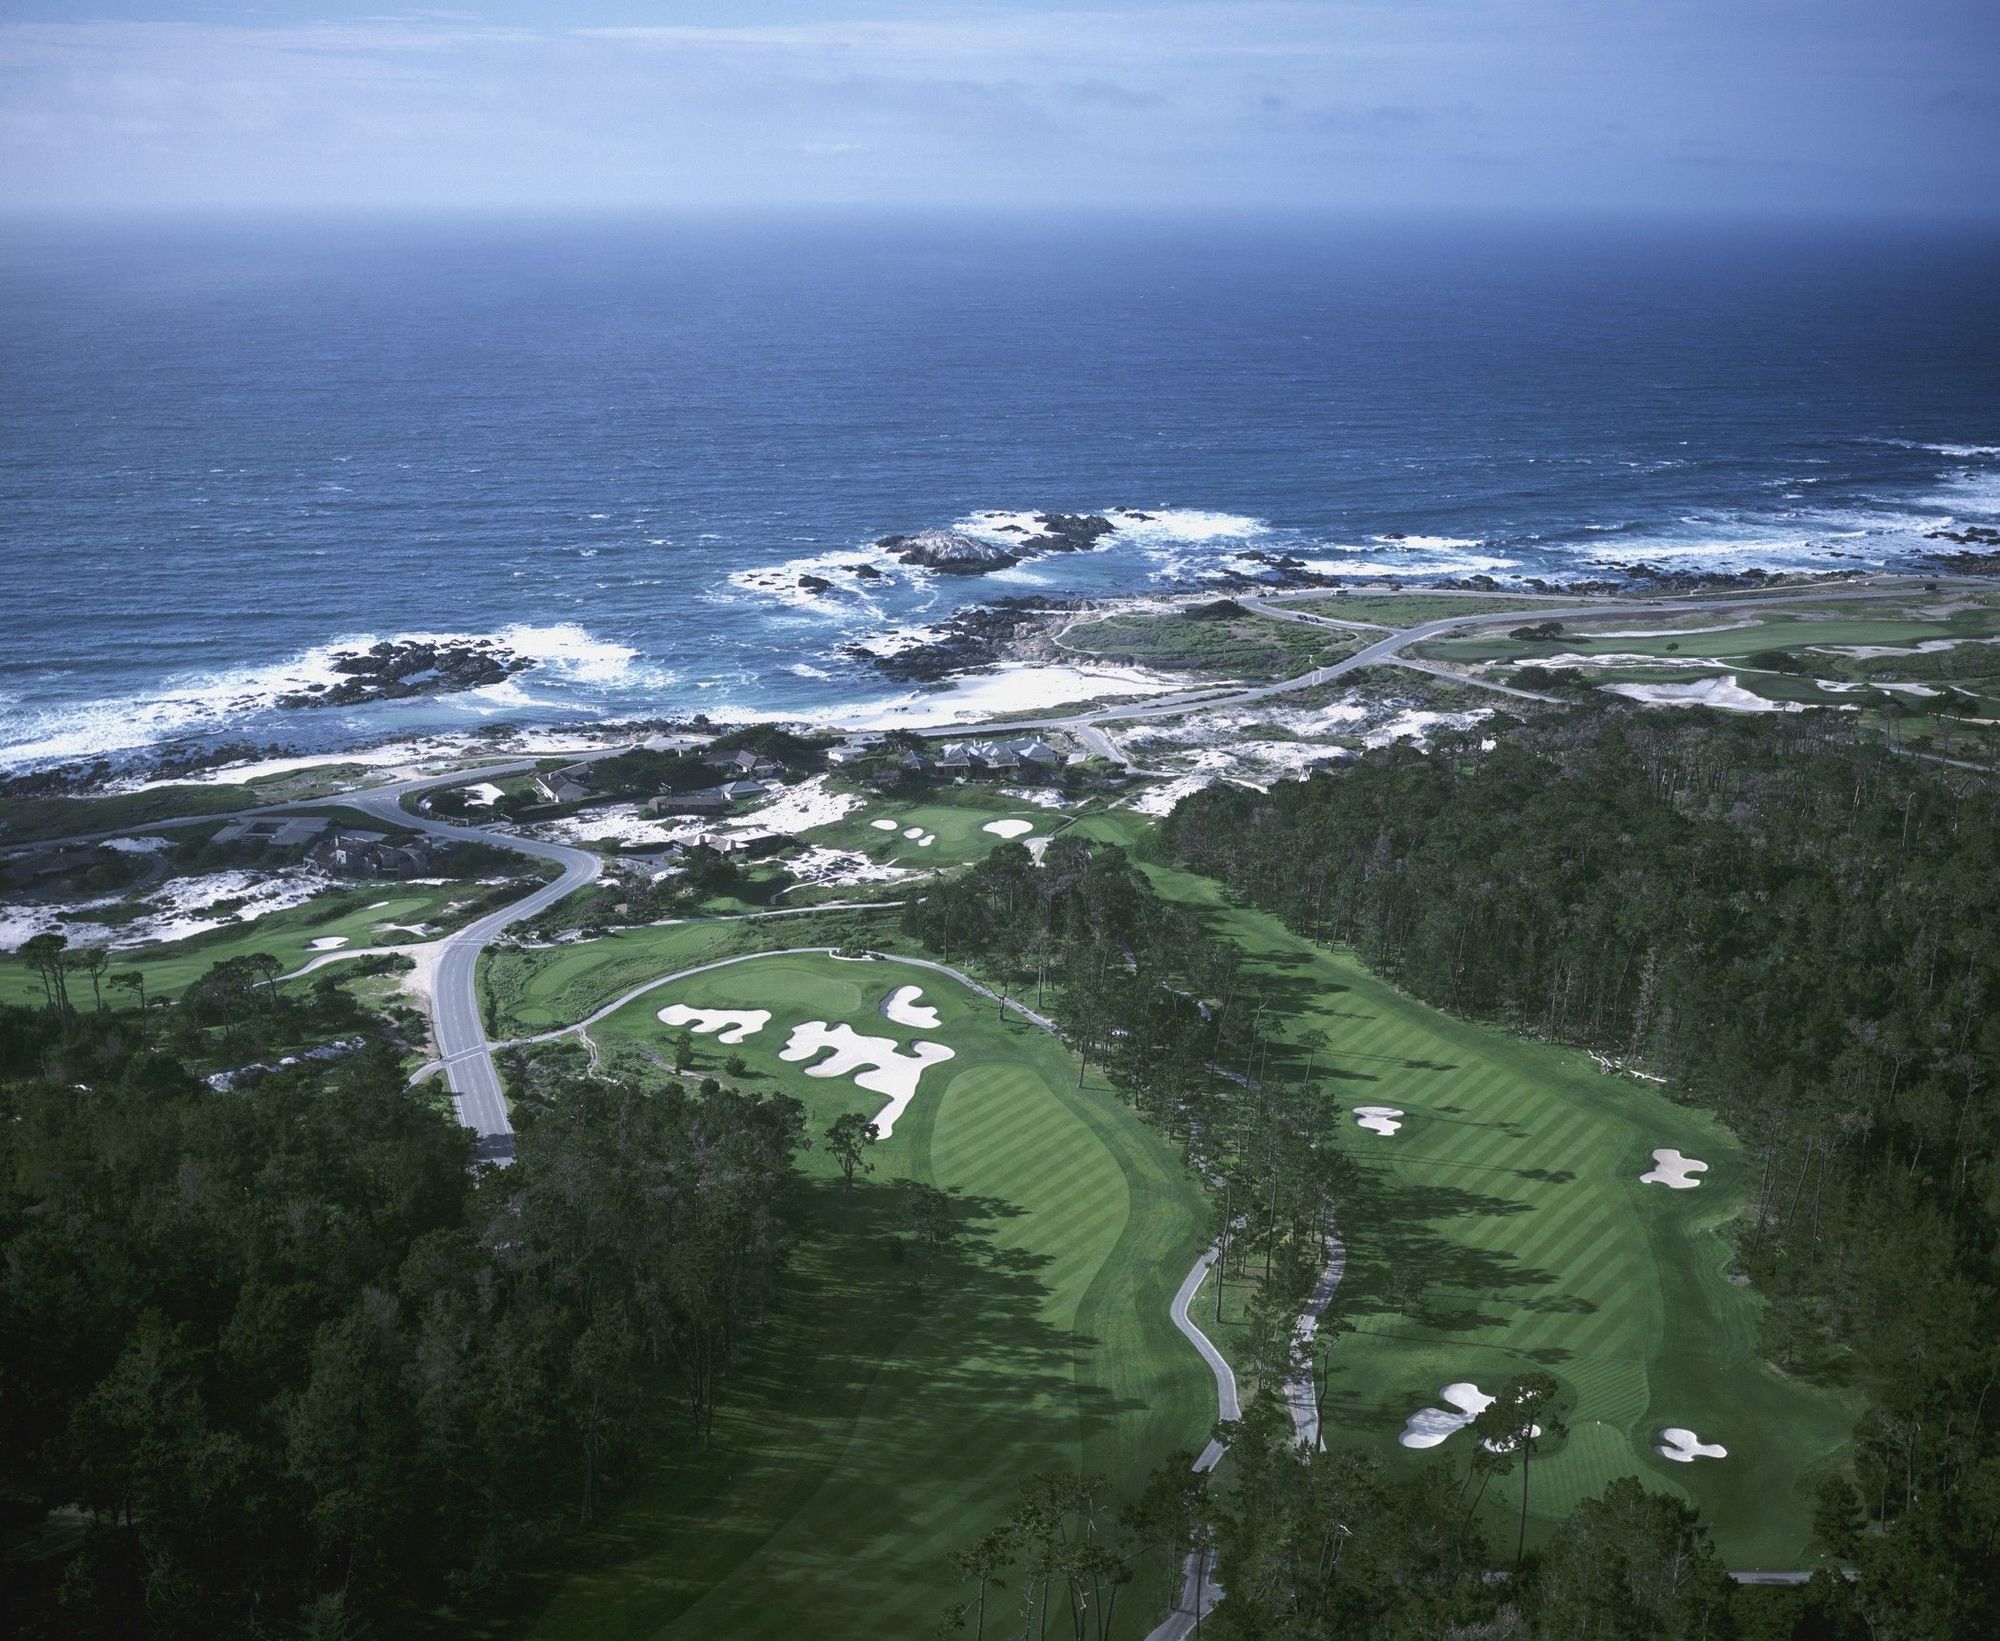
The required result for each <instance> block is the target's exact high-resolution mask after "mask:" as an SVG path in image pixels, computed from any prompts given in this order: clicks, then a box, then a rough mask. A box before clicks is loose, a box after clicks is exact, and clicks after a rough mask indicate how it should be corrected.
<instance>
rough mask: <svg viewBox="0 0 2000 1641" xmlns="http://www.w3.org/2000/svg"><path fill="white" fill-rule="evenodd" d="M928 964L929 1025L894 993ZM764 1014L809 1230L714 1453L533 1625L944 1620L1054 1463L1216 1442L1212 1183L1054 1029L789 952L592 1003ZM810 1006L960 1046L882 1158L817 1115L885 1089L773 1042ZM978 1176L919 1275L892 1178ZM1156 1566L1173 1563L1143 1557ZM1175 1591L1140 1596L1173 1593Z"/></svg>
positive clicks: (713, 1055)
mask: <svg viewBox="0 0 2000 1641" xmlns="http://www.w3.org/2000/svg"><path fill="white" fill-rule="evenodd" d="M905 985H920V986H921V987H922V988H923V993H924V994H923V997H922V998H921V1000H920V1002H921V1005H922V1006H926V1007H932V1008H935V1009H936V1010H937V1011H938V1015H939V1023H938V1025H937V1027H936V1028H935V1029H928V1028H912V1027H905V1026H900V1025H896V1024H894V1023H892V1022H891V1021H889V1020H888V1019H886V1018H885V1017H884V1016H883V1015H882V1013H881V1012H880V1005H881V1003H882V1001H883V999H885V998H886V997H888V996H889V995H890V993H891V992H893V991H895V990H896V989H897V988H899V987H901V986H905ZM671 1003H681V1004H685V1005H687V1006H689V1007H693V1008H704V1009H732V1010H741V1009H770V1010H771V1011H772V1019H771V1022H770V1024H769V1025H767V1026H766V1027H764V1028H763V1030H762V1031H760V1032H759V1033H757V1034H756V1035H755V1036H753V1037H751V1038H750V1039H749V1040H748V1041H747V1042H745V1043H743V1044H741V1045H738V1046H735V1047H733V1048H732V1047H728V1046H724V1045H719V1044H717V1043H716V1042H715V1041H714V1040H713V1039H712V1038H696V1039H695V1051H696V1056H697V1065H698V1066H699V1067H701V1068H704V1069H706V1068H719V1067H720V1066H721V1065H722V1062H723V1060H724V1059H725V1058H726V1057H727V1056H728V1055H729V1054H731V1053H737V1054H741V1055H742V1056H743V1057H744V1059H745V1061H746V1062H747V1063H748V1065H749V1068H750V1070H749V1074H748V1075H747V1076H745V1077H743V1078H742V1079H740V1081H741V1082H742V1085H743V1086H745V1087H747V1088H752V1089H782V1090H784V1091H786V1092H788V1093H791V1094H794V1095H796V1096H797V1097H798V1098H799V1099H801V1100H803V1101H804V1102H805V1103H806V1105H807V1107H808V1110H809V1112H810V1119H809V1126H808V1131H809V1132H810V1133H811V1134H812V1135H813V1137H814V1139H815V1140H816V1141H818V1143H817V1144H816V1145H815V1148H814V1149H813V1150H812V1151H811V1152H809V1153H807V1154H806V1155H805V1156H804V1157H803V1158H802V1159H801V1164H802V1167H803V1168H804V1170H805V1172H806V1173H807V1175H808V1176H809V1184H808V1186H807V1188H806V1191H805V1198H806V1211H807V1213H808V1215H809V1220H810V1222H809V1234H808V1236H807V1238H806V1240H805V1244H804V1246H803V1248H802V1250H801V1253H800V1256H799V1259H798V1260H797V1262H796V1263H795V1265H794V1268H793V1273H792V1280H791V1281H790V1283H789V1284H788V1287H789V1292H788V1295H787V1298H786V1301H785V1304H784V1307H783V1309H782V1311H781V1312H780V1313H779V1315H778V1316H777V1317H776V1319H775V1320H774V1324H773V1325H772V1326H771V1327H769V1328H767V1329H764V1330H761V1331H760V1332H759V1333H758V1335H757V1336H756V1338H755V1339H754V1340H753V1342H752V1343H751V1345H750V1357H749V1360H748V1361H747V1362H746V1363H745V1364H744V1365H743V1367H742V1368H741V1369H740V1370H739V1371H738V1373H737V1374H736V1376H735V1377H734V1379H733V1380H732V1382H731V1384H730V1387H729V1389H728V1391H727V1393H726V1395H725V1399H724V1408H723V1410H722V1413H721V1415H720V1417H719V1419H718V1424H717V1429H716V1433H715V1436H714V1439H713V1442H712V1444H711V1448H710V1450H709V1451H708V1452H707V1453H705V1454H697V1455H686V1454H683V1455H677V1456H675V1457H673V1458H671V1459H669V1460H668V1461H666V1462H663V1463H662V1464H660V1465H659V1466H658V1467H657V1469H656V1471H655V1472H654V1474H653V1475H652V1476H651V1477H650V1478H648V1479H647V1480H646V1481H645V1482H644V1483H643V1484H642V1485H641V1486H640V1487H639V1488H638V1489H637V1492H636V1494H635V1495H634V1496H631V1497H629V1498H628V1499H627V1501H626V1502H625V1504H624V1505H623V1507H622V1508H621V1510H620V1512H619V1515H618V1518H617V1520H616V1522H615V1523H614V1524H613V1526H612V1527H611V1528H610V1529H609V1530H608V1531H607V1532H605V1533H603V1534H601V1535H599V1536H597V1537H596V1538H595V1539H594V1541H593V1542H592V1543H590V1544H589V1545H587V1546H586V1547H585V1551H584V1559H585V1560H586V1561H587V1562H588V1563H589V1564H588V1565H587V1566H586V1567H582V1568H578V1569H577V1570H575V1571H573V1572H572V1573H571V1574H570V1575H569V1576H568V1577H567V1578H566V1579H565V1580H564V1581H563V1582H562V1583H561V1585H560V1587H559V1588H558V1589H557V1590H556V1591H555V1593H554V1595H553V1598H552V1599H551V1600H550V1602H549V1603H548V1605H547V1607H546V1609H545V1610H544V1611H543V1612H542V1613H541V1615H540V1618H539V1620H538V1621H537V1623H536V1624H535V1626H534V1632H535V1633H537V1634H542V1635H551V1636H569V1635H577V1636H583V1635H588V1636H592V1637H598V1636H612V1637H619V1636H659V1637H676V1638H678V1637H697V1636H699V1637H707V1636H721V1635H727V1636H732V1637H752V1638H754V1637H792V1636H797V1635H802V1634H810V1635H813V1636H825V1637H841V1636H855V1637H860V1636H868V1637H880V1636H905V1635H922V1634H926V1633H928V1632H929V1630H930V1627H931V1625H932V1623H933V1621H934V1620H935V1617H936V1614H937V1612H938V1609H939V1608H940V1606H941V1605H942V1604H943V1603H944V1602H945V1601H947V1600H949V1599H952V1598H954V1595H955V1593H956V1592H955V1591H954V1588H953V1583H952V1578H951V1573H950V1566H949V1561H950V1556H951V1554H952V1552H953V1551H954V1550H957V1549H960V1548H963V1547H964V1546H965V1545H967V1544H968V1543H970V1542H971V1540H972V1539H973V1538H974V1537H976V1536H977V1535H978V1534H979V1533H981V1532H983V1531H985V1530H986V1529H987V1528H988V1527H991V1526H993V1525H995V1524H996V1523H997V1522H998V1521H999V1520H1000V1519H1001V1518H1002V1517H1003V1516H1004V1515H1005V1513H1006V1511H1007V1510H1008V1509H1009V1507H1010V1506H1011V1505H1012V1503H1013V1502H1014V1500H1015V1498H1016V1497H1017V1495H1018V1494H1019V1492H1020V1490H1021V1488H1022V1486H1023V1485H1024V1484H1025V1483H1026V1481H1027V1480H1028V1479H1029V1477H1031V1476H1032V1475H1033V1474H1035V1473H1036V1472H1037V1471H1040V1470H1045V1469H1051V1468H1053V1469H1061V1470H1065V1471H1075V1470H1079V1469H1081V1470H1101V1471H1105V1472H1108V1473H1109V1474H1111V1475H1113V1476H1114V1477H1117V1478H1119V1480H1120V1481H1121V1482H1122V1483H1125V1484H1134V1483H1136V1482H1137V1481H1138V1480H1139V1479H1140V1478H1142V1477H1143V1476H1144V1474H1145V1473H1146V1472H1147V1471H1148V1470H1149V1469H1150V1468H1151V1467H1152V1466H1153V1465H1154V1464H1155V1463H1157V1462H1158V1461H1159V1460H1160V1459H1162V1458H1163V1457H1164V1456H1165V1455H1166V1454H1167V1453H1168V1452H1170V1451H1171V1450H1173V1449H1174V1448H1176V1447H1188V1448H1194V1447H1199V1446H1200V1445H1201V1443H1202V1441H1203V1440H1204V1439H1205V1436H1206V1433H1207V1430H1208V1427H1209V1425H1210V1424H1211V1423H1212V1421H1213V1420H1214V1417H1215V1404H1214V1389H1213V1382H1212V1380H1211V1379H1210V1377H1209V1374H1208V1371H1207V1369H1206V1368H1205V1367H1204V1366H1203V1365H1202V1363H1201V1361H1200V1359H1199V1358H1198V1357H1197V1356H1196V1355H1195V1353H1194V1352H1193V1351H1192V1350H1191V1349H1189V1348H1188V1345H1187V1342H1186V1341H1185V1340H1184V1339H1182V1338H1181V1337H1180V1335H1179V1334H1178V1333H1176V1332H1175V1331H1174V1329H1173V1327H1172V1324H1171V1323H1170V1321H1169V1320H1168V1315H1167V1310H1168V1305H1169V1303H1170V1301H1171V1299H1172V1296H1173V1292H1174V1289H1175V1287H1176V1286H1177V1285H1178V1283H1179V1281H1180V1279H1181V1277H1182V1276H1183V1275H1184V1274H1185V1273H1186V1270H1187V1268H1188V1266H1189V1264H1190V1263H1191V1262H1192V1261H1193V1259H1194V1257H1195V1255H1196V1253H1197V1252H1198V1250H1199V1248H1200V1245H1201V1242H1202V1225H1203V1212H1202V1205H1201V1202H1200V1200H1199V1198H1198V1195H1197V1193H1196V1191H1195V1189H1194V1187H1193V1185H1192V1184H1191V1183H1190V1181H1189V1180H1188V1178H1187V1176H1186V1174H1185V1172H1184V1171H1183V1170H1182V1168H1181V1167H1180V1165H1179V1161H1178V1158H1177V1157H1176V1156H1175V1154H1174V1153H1173V1152H1172V1151H1171V1149H1170V1148H1169V1147H1167V1146H1166V1145H1165V1144H1163V1143H1162V1142H1161V1141H1160V1140H1159V1139H1158V1138H1156V1137H1155V1136H1154V1135H1153V1134H1151V1133H1150V1132H1149V1131H1147V1130H1146V1129H1145V1128H1144V1127H1143V1126H1142V1125H1141V1124H1140V1123H1139V1122H1138V1120H1137V1119H1136V1118H1134V1117H1133V1116H1132V1115H1131V1114H1130V1113H1129V1112H1128V1111H1127V1110H1126V1109H1125V1108H1124V1107H1123V1106H1122V1105H1120V1104H1119V1103H1118V1102H1117V1100H1116V1099H1115V1097H1113V1096H1112V1095H1111V1094H1109V1093H1108V1092H1106V1091H1104V1090H1103V1089H1101V1088H1098V1087H1096V1086H1092V1087H1089V1088H1086V1089H1083V1090H1078V1089H1077V1087H1076V1071H1075V1066H1074V1062H1072V1061H1071V1060H1070V1059H1069V1057H1068V1055H1067V1054H1066V1053H1065V1052H1064V1051H1063V1050H1062V1048H1061V1047H1060V1046H1059V1045H1058V1044H1056V1043H1055V1042H1054V1041H1053V1040H1052V1039H1050V1038H1049V1037H1048V1036H1047V1035H1045V1034H1044V1033H1042V1032H1040V1031H1038V1030H1036V1029H1035V1028H1033V1027H1031V1026H1029V1025H1027V1024H1026V1023H1025V1022H1022V1021H1020V1020H1019V1019H1018V1018H1011V1017H1010V1019H1009V1020H1008V1021H1007V1022H1006V1023H1004V1024H1003V1023H1001V1022H1000V1021H998V1020H997V1019H996V1018H995V1014H996V1010H995V1007H994V1005H993V1004H992V1003H990V1002H988V1001H987V1000H986V999H984V998H981V997H979V996H977V995H976V994H975V993H973V992H971V991H969V990H967V989H966V988H965V987H963V986H961V985H959V984H958V983H956V982H954V981H952V980H950V979H948V978H946V977H944V976H941V975H936V974H932V973H928V972H926V971H923V970H918V969H913V968H911V967H908V966H906V965H903V964H898V963H892V962H887V961H867V962H845V961H841V960H838V959H833V958H828V957H819V956H806V957H795V956H772V957H765V958H758V959H756V960H754V961H751V962H747V963H740V964H736V965H733V966H731V967H728V968H724V969H720V970H715V971H712V972H710V973H707V974H703V975H699V976H695V977H692V978H690V979H688V980H685V981H680V982H676V983H674V984H672V985H669V986H664V987H661V988H659V989H658V990H656V991H653V992H650V993H648V994H647V995H646V996H645V997H643V998H640V999H638V1000H636V1001H634V1002H633V1003H630V1004H628V1005H627V1006H626V1007H625V1008H623V1009H621V1010H620V1011H619V1012H618V1013H617V1014H615V1015H613V1016H611V1017H610V1018H609V1019H607V1020H605V1021H604V1022H602V1023H601V1024H600V1025H599V1026H597V1027H595V1028H593V1035H595V1036H596V1037H597V1039H598V1040H599V1042H600V1043H602V1044H603V1045H604V1046H605V1048H606V1049H607V1051H608V1052H616V1051H617V1049H618V1048H619V1046H620V1045H621V1044H630V1043H644V1044H648V1045H650V1046H651V1047H652V1048H653V1049H654V1051H655V1052H661V1051H664V1050H665V1049H666V1047H667V1045H668V1043H669V1042H670V1041H671V1039H672V1038H673V1037H674V1036H675V1035H677V1033H676V1031H675V1030H674V1028H670V1027H667V1026H664V1025H662V1024H660V1022H659V1021H658V1019H657V1018H656V1013H657V1011H658V1010H659V1009H661V1008H664V1007H666V1006H667V1005H669V1004H671ZM805 1020H825V1021H828V1022H830V1023H833V1024H840V1023H843V1022H844V1023H846V1024H848V1025H850V1026H852V1027H853V1028H854V1030H855V1031H857V1032H859V1033H861V1034H862V1035H865V1036H875V1037H887V1038H891V1039H893V1040H894V1041H896V1042H897V1043H898V1044H901V1045H904V1046H906V1047H907V1046H908V1045H910V1044H913V1043H916V1042H919V1041H932V1042H942V1043H946V1044H949V1045H950V1046H951V1047H952V1048H953V1049H954V1050H955V1051H956V1057H955V1058H954V1059H952V1060H950V1061H947V1062H945V1063H944V1064H942V1065H939V1066H936V1067H934V1068H932V1069H931V1070H928V1071H926V1072H925V1073H924V1074H923V1079H922V1081H921V1083H920V1084H919V1088H918V1092H917V1094H916V1097H915V1098H914V1100H913V1101H912V1102H911V1104H910V1106H909V1108H908V1110H907V1111H906V1112H905V1113H904V1115H903V1116H902V1117H901V1118H899V1119H898V1121H897V1123H896V1128H895V1133H894V1135H893V1136H892V1137H891V1138H890V1139H888V1140H886V1141H884V1142H883V1143H882V1144H881V1145H879V1146H877V1147H876V1148H875V1149H874V1151H873V1152H872V1153H871V1161H872V1162H873V1163H874V1165H875V1170H876V1171H875V1173H874V1174H873V1175H871V1176H866V1177H863V1178H861V1179H858V1180H857V1181H856V1184H855V1187H854V1189H853V1191H852V1192H846V1191H843V1190H842V1189H841V1188H840V1185H839V1183H838V1171H837V1168H836V1166H835V1163H834V1161H833V1159H832V1158H831V1157H830V1156H829V1155H828V1154H827V1151H826V1147H825V1144H824V1142H823V1141H821V1140H819V1136H820V1134H821V1132H822V1131H823V1130H824V1129H825V1128H826V1126H827V1125H828V1124H829V1123H830V1122H831V1121H832V1120H833V1118H834V1117H835V1116H837V1115H838V1114H839V1113H841V1112H843V1111H848V1110H862V1111H866V1112H868V1113H869V1114H870V1115H871V1116H872V1115H873V1114H874V1112H875V1110H876V1109H877V1108H878V1107H879V1106H880V1105H881V1104H882V1101H883V1097H882V1096H880V1095H877V1094H871V1093H869V1092H868V1091H866V1090H862V1089H857V1088H856V1087H855V1086H854V1085H853V1083H852V1082H851V1081H850V1080H849V1079H847V1078H844V1077H843V1078H840V1079H822V1078H814V1077H807V1076H805V1075H803V1072H802V1068H801V1067H800V1066H798V1065H793V1064H787V1063H785V1062H783V1061H781V1060H780V1059H779V1058H778V1051H779V1050H780V1049H782V1048H783V1047H784V1046H785V1045H786V1043H787V1041H788V1040H789V1037H790V1035H791V1030H792V1028H793V1027H794V1026H795V1025H797V1024H799V1023H800V1022H801V1021H805ZM905 1179H914V1180H923V1181H928V1182H930V1183H933V1184H936V1185H938V1186H941V1187H944V1188H946V1189H948V1190H951V1191H954V1192H956V1193H957V1194H958V1198H959V1201H960V1203H961V1209H960V1212H961V1216H962V1217H961V1220H960V1224H961V1227H962V1232H963V1240H964V1244H965V1250H966V1251H965V1253H964V1255H963V1256H950V1255H947V1256H944V1257H943V1258H941V1259H940V1261H939V1262H938V1264H937V1265H936V1266H935V1267H934V1268H933V1269H932V1270H930V1271H929V1272H925V1271H924V1270H923V1268H922V1266H921V1264H920V1262H919V1261H918V1260H917V1259H916V1258H915V1256H914V1255H912V1254H909V1253H908V1252H907V1251H903V1250H900V1249H899V1248H898V1247H897V1246H896V1245H898V1244H903V1243H905V1242H906V1241H907V1239H906V1238H905V1237H904V1235H903V1233H902V1232H901V1230H900V1225H899V1205H898V1196H899V1193H898V1191H897V1189H896V1187H897V1182H898V1181H901V1180H905ZM1148 1577H1149V1578H1152V1579H1153V1580H1154V1582H1155V1583H1157V1582H1158V1577H1157V1575H1156V1574H1152V1573H1149V1574H1148ZM1164 1601H1165V1590H1164V1586H1162V1587H1161V1588H1158V1589H1154V1588H1152V1586H1151V1585H1146V1586H1143V1587H1141V1588H1137V1589H1132V1590H1128V1591H1126V1592H1125V1594H1124V1596H1123V1597H1122V1599H1121V1607H1125V1606H1130V1605H1133V1604H1138V1605H1142V1606H1144V1605H1149V1604H1150V1605H1158V1606H1159V1607H1161V1608H1163V1607H1164Z"/></svg>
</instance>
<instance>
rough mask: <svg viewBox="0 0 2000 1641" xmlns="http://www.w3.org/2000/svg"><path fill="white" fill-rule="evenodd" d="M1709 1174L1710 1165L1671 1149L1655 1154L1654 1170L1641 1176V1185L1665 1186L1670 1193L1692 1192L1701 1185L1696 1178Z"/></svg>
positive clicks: (1661, 1150)
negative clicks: (1698, 1175)
mask: <svg viewBox="0 0 2000 1641" xmlns="http://www.w3.org/2000/svg"><path fill="white" fill-rule="evenodd" d="M1707 1172H1708V1164H1707V1163H1705V1162H1697V1161H1696V1160H1695V1159H1694V1158H1693V1157H1684V1156H1682V1155H1681V1154H1680V1152H1678V1151H1675V1150H1673V1149H1671V1148H1670V1147H1666V1146H1662V1147H1661V1148H1660V1149H1659V1150H1657V1151H1655V1152H1654V1153H1653V1166H1652V1168H1651V1169H1650V1170H1649V1171H1648V1172H1646V1173H1643V1174H1641V1175H1640V1176H1639V1183H1640V1184H1641V1185H1664V1186H1666V1187H1667V1189H1668V1190H1670V1191H1692V1190H1693V1189H1694V1188H1695V1187H1696V1186H1697V1185H1699V1184H1700V1183H1701V1181H1700V1180H1698V1179H1696V1178H1695V1177H1694V1176H1695V1175H1696V1174H1705V1173H1707Z"/></svg>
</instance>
